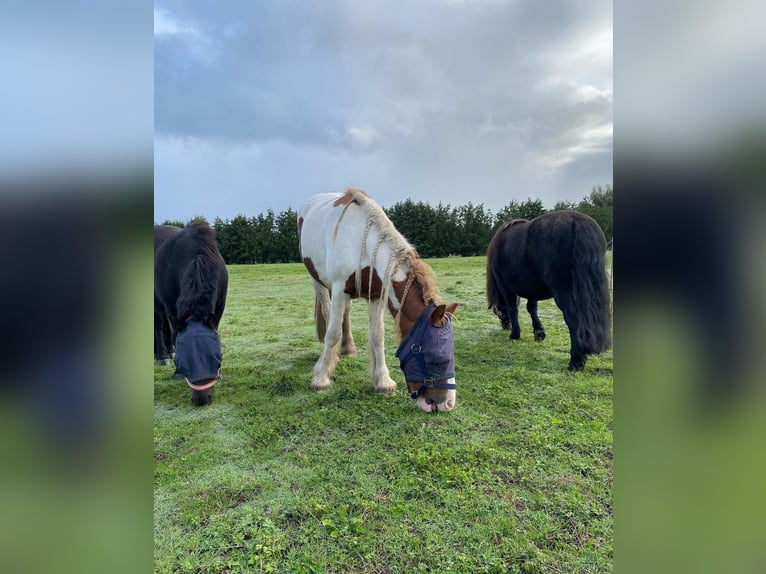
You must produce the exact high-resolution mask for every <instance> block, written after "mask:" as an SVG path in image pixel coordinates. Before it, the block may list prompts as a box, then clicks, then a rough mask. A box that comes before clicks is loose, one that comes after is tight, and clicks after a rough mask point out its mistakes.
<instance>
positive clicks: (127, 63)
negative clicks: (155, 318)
mask: <svg viewBox="0 0 766 574" xmlns="http://www.w3.org/2000/svg"><path fill="white" fill-rule="evenodd" d="M152 18H153V16H152V3H151V2H145V1H139V2H116V1H110V0H107V1H106V2H61V3H57V2H38V1H33V2H27V3H15V4H14V5H13V6H4V8H3V17H2V18H0V71H1V73H0V76H1V77H2V80H1V81H0V82H2V88H0V126H1V127H0V321H2V323H0V325H1V326H2V329H1V330H0V332H2V336H0V359H1V360H0V364H2V367H3V373H2V378H1V379H0V381H2V401H0V435H1V436H2V437H3V438H2V440H1V441H0V461H1V462H0V506H2V508H3V510H2V512H1V513H0V571H2V572H19V573H25V572H33V573H35V572H78V573H87V572H148V571H150V570H151V568H152V511H153V508H152V506H153V505H152V406H151V405H152V396H153V395H152V387H151V382H150V381H152V370H151V368H152V366H151V362H150V361H149V351H150V339H149V333H150V332H151V330H152V328H151V323H150V319H149V311H150V306H151V305H152V298H151V297H152V268H153V265H152V247H151V245H152V238H151V225H152V187H153V182H152V179H153V174H152V154H153V139H152V138H153V134H152V132H153V89H152V84H153V46H152V43H153V36H152Z"/></svg>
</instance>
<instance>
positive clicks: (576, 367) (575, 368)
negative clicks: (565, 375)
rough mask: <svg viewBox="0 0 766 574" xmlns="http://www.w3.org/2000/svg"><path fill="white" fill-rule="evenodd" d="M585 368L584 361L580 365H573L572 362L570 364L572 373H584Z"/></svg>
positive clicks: (578, 363)
mask: <svg viewBox="0 0 766 574" xmlns="http://www.w3.org/2000/svg"><path fill="white" fill-rule="evenodd" d="M584 368H585V361H583V362H582V363H580V362H577V363H573V362H571V361H570V362H569V370H570V371H576V372H577V371H582V370H583V369H584Z"/></svg>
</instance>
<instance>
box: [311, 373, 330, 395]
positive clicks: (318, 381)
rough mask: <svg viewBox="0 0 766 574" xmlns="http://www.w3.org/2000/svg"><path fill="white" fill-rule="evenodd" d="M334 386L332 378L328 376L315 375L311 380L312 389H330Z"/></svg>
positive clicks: (318, 390)
mask: <svg viewBox="0 0 766 574" xmlns="http://www.w3.org/2000/svg"><path fill="white" fill-rule="evenodd" d="M331 388H332V380H330V379H329V378H327V377H314V378H313V379H312V380H311V390H312V391H317V392H320V391H329V390H330V389H331Z"/></svg>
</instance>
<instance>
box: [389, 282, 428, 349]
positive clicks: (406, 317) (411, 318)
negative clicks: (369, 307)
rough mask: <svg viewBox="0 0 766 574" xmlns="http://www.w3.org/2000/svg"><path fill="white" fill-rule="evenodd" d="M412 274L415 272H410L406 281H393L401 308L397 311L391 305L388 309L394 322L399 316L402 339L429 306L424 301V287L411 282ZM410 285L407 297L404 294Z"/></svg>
mask: <svg viewBox="0 0 766 574" xmlns="http://www.w3.org/2000/svg"><path fill="white" fill-rule="evenodd" d="M412 273H414V271H412V270H410V271H409V272H408V273H407V278H406V279H405V280H404V281H393V288H394V289H393V290H394V294H395V295H396V299H397V301H399V305H400V308H399V309H398V310H397V309H394V308H393V307H392V306H391V305H389V307H388V309H389V311H391V315H393V317H394V320H397V315H398V321H399V334H400V336H401V338H402V339H404V338H405V337H406V336H407V335H408V334H409V332H410V329H412V326H413V325H414V324H415V322H416V321H417V320H418V319H419V318H420V316H421V315H422V314H423V310H424V309H425V308H426V306H427V305H426V303H425V301H424V300H423V286H422V285H421V284H420V283H419V282H418V281H417V280H412V281H410V279H411V277H412V275H411V274H412ZM408 283H411V285H410V288H409V290H408V291H407V293H406V296H405V293H404V292H405V289H407V284H408ZM402 297H404V305H402Z"/></svg>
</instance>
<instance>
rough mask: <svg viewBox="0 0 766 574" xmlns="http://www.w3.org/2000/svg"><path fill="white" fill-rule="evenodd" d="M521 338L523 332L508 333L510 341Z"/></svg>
mask: <svg viewBox="0 0 766 574" xmlns="http://www.w3.org/2000/svg"><path fill="white" fill-rule="evenodd" d="M519 339H521V333H511V334H510V335H508V340H509V341H518V340H519Z"/></svg>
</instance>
